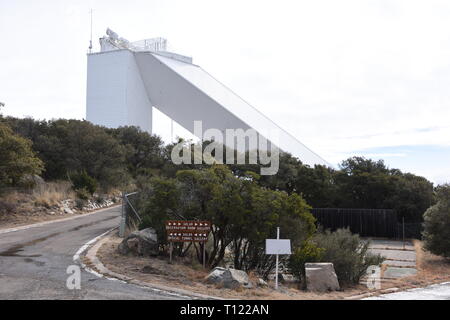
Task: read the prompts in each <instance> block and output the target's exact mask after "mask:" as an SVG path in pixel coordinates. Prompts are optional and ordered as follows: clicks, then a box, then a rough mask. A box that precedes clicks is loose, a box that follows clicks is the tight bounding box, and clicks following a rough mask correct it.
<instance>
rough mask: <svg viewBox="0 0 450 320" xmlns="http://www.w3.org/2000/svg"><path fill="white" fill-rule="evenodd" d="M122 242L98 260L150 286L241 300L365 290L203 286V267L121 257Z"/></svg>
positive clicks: (326, 296)
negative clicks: (312, 290)
mask: <svg viewBox="0 0 450 320" xmlns="http://www.w3.org/2000/svg"><path fill="white" fill-rule="evenodd" d="M121 240H122V239H121V238H119V237H117V236H116V235H114V236H111V237H110V238H109V239H108V241H107V242H106V243H105V244H103V246H102V247H101V248H100V250H99V251H98V253H97V256H98V258H99V259H100V260H101V261H102V263H103V264H104V265H105V266H106V267H107V268H108V269H109V270H111V271H113V272H116V273H119V274H122V275H126V276H129V277H131V278H133V279H137V280H139V281H142V282H146V283H149V284H159V285H165V286H169V287H175V288H180V289H184V290H189V291H193V292H196V293H201V294H206V295H211V296H217V297H223V298H227V299H244V300H254V299H255V300H259V299H265V300H331V299H333V300H335V299H344V298H345V297H348V296H352V295H356V294H359V293H360V292H361V291H362V290H364V287H363V286H361V285H358V286H354V287H349V288H345V290H344V291H336V292H329V293H313V292H306V291H301V290H298V289H297V284H296V283H291V284H290V283H284V284H283V285H282V287H281V290H280V291H275V290H274V289H273V286H274V284H273V283H272V282H269V287H266V288H253V289H237V290H232V289H225V288H221V287H220V285H213V284H208V283H206V282H205V281H204V278H205V277H206V276H207V275H208V271H206V270H204V269H203V268H193V267H192V263H190V262H187V261H183V260H175V261H174V263H173V264H169V263H168V259H167V258H166V257H158V258H147V257H135V256H123V255H121V254H119V253H118V251H117V247H118V245H119V243H120V241H121ZM250 277H251V278H252V280H256V277H255V276H254V275H250Z"/></svg>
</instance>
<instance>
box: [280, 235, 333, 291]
mask: <svg viewBox="0 0 450 320" xmlns="http://www.w3.org/2000/svg"><path fill="white" fill-rule="evenodd" d="M324 251H325V249H323V248H319V247H318V246H317V245H316V244H315V243H314V242H312V241H310V240H306V241H304V242H303V243H302V245H301V246H300V247H299V248H297V249H295V250H294V252H293V254H292V255H291V256H290V258H289V263H288V267H289V270H290V272H291V273H292V274H293V275H294V277H296V278H297V279H298V280H299V281H300V287H302V288H304V287H305V284H306V282H305V263H307V262H318V261H320V260H321V259H322V256H323V254H324Z"/></svg>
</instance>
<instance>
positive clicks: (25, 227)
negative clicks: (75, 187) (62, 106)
mask: <svg viewBox="0 0 450 320" xmlns="http://www.w3.org/2000/svg"><path fill="white" fill-rule="evenodd" d="M120 206H121V205H120V204H118V205H114V206H110V207H106V208H102V209H99V210H95V211H91V212H87V213H83V214H79V215H76V216H72V217H67V218H61V219H55V220H49V221H44V222H37V223H32V224H26V225H22V226H18V227H12V228H5V229H1V228H0V234H6V233H11V232H16V231H22V230H27V229H31V228H37V227H42V226H46V225H48V224H52V223H57V222H64V221H70V220H76V219H79V218H83V217H88V216H91V215H93V214H96V213H100V212H103V211H105V210H109V209H113V208H116V207H120Z"/></svg>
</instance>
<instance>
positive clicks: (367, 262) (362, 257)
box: [314, 229, 384, 285]
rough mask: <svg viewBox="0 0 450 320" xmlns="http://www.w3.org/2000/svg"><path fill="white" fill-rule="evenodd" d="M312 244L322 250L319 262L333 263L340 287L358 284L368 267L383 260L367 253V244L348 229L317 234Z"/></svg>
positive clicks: (378, 256)
mask: <svg viewBox="0 0 450 320" xmlns="http://www.w3.org/2000/svg"><path fill="white" fill-rule="evenodd" d="M314 242H315V244H316V245H317V246H318V247H319V248H323V249H324V251H323V255H322V256H321V259H320V260H321V262H332V263H333V265H334V269H335V271H336V275H337V276H338V279H339V282H340V283H341V285H342V284H356V283H359V280H360V279H361V277H362V276H364V275H365V273H366V271H367V268H368V267H370V266H372V265H377V266H378V265H380V264H381V263H382V262H383V260H384V258H382V257H381V256H380V255H373V254H371V253H369V252H368V249H369V242H368V241H366V242H363V241H361V239H360V237H359V235H357V234H352V233H351V232H350V230H349V229H338V230H337V231H335V232H330V231H329V230H327V231H325V232H320V233H317V234H316V235H315V236H314Z"/></svg>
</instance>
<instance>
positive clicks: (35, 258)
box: [0, 207, 180, 300]
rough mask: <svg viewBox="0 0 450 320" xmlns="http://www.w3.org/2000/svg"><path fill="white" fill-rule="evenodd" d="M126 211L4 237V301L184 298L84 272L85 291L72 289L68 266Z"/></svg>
mask: <svg viewBox="0 0 450 320" xmlns="http://www.w3.org/2000/svg"><path fill="white" fill-rule="evenodd" d="M119 216H120V208H119V207H115V208H111V209H108V210H105V211H102V212H99V213H96V214H92V215H89V216H85V217H80V218H78V219H73V220H70V221H61V222H54V223H50V224H47V225H44V226H38V227H33V228H29V229H26V230H20V231H15V232H9V233H3V234H2V233H0V299H152V300H154V299H158V300H160V299H180V297H177V296H173V295H170V294H165V293H163V292H157V291H154V290H151V289H146V288H141V287H139V286H135V285H131V284H126V283H121V282H119V281H111V280H108V279H103V278H98V277H96V276H95V275H93V274H90V273H88V272H86V271H84V270H83V271H82V272H81V289H80V290H69V289H67V287H66V279H67V277H68V276H69V275H68V274H67V273H66V270H67V267H68V266H70V265H73V264H74V262H73V256H74V254H75V253H76V252H77V251H78V249H79V248H80V247H81V246H83V245H84V244H85V243H86V242H88V241H89V240H91V239H93V238H95V237H97V236H99V235H101V234H102V233H104V232H106V231H108V230H110V229H111V228H113V227H115V226H117V225H118V223H119V219H120V218H119Z"/></svg>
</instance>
